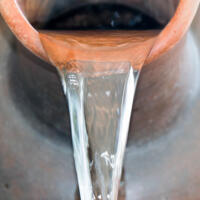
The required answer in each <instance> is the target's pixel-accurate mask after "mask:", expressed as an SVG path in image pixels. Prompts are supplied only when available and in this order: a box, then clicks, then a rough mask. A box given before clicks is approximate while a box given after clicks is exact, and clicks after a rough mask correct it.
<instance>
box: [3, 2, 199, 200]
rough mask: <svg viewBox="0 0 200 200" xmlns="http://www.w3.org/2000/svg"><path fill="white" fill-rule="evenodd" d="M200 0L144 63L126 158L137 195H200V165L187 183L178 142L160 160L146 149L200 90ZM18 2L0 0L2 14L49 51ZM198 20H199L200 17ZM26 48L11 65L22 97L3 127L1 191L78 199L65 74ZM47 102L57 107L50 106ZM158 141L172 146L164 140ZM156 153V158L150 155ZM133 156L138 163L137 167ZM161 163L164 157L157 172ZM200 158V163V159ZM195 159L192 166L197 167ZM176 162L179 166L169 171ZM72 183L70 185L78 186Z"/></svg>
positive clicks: (182, 10)
mask: <svg viewBox="0 0 200 200" xmlns="http://www.w3.org/2000/svg"><path fill="white" fill-rule="evenodd" d="M158 2H159V0H158ZM165 2H167V1H165ZM198 4H199V1H194V0H191V1H189V0H185V1H184V0H181V1H180V3H179V7H178V9H177V12H176V14H175V16H174V17H173V18H172V20H171V21H170V23H169V24H168V26H167V27H166V28H165V29H164V30H163V32H162V33H161V35H160V36H159V38H158V40H157V42H156V45H155V47H154V49H153V50H152V52H151V55H150V57H149V58H148V61H147V63H146V65H145V67H144V68H143V71H142V74H141V77H140V80H139V84H138V91H137V94H136V102H135V105H134V115H133V120H132V126H131V128H130V136H129V137H130V139H129V147H128V153H127V162H126V163H125V166H126V167H125V168H126V169H127V170H126V173H128V175H127V191H128V193H127V196H128V198H129V199H131V196H133V195H135V196H134V197H135V198H136V199H138V200H140V199H148V200H155V199H161V198H164V197H166V198H169V199H170V200H180V199H186V200H194V199H199V197H200V195H199V192H198V191H199V188H198V187H197V186H196V183H197V185H198V183H199V179H198V178H196V179H194V177H198V173H196V176H195V174H193V175H194V176H192V175H191V176H189V175H188V176H189V177H190V178H191V179H192V180H194V181H193V182H192V181H191V182H190V183H191V184H189V186H188V185H187V184H185V183H188V179H187V178H185V176H184V177H183V174H184V172H185V170H184V169H183V168H181V166H179V165H178V163H177V162H175V161H174V160H178V157H177V156H173V155H174V154H173V153H174V151H172V150H171V151H172V152H170V153H169V152H168V151H167V152H166V154H164V155H160V156H157V157H156V158H155V160H153V159H154V153H155V151H151V153H152V154H148V153H147V154H145V155H143V153H141V152H143V150H144V152H145V151H149V149H148V147H149V146H150V145H151V144H153V145H154V144H155V143H156V142H157V141H158V142H159V141H160V140H161V139H162V138H164V139H165V136H166V135H167V134H169V133H171V130H175V131H176V130H177V129H178V128H177V127H176V126H177V119H178V118H179V117H180V115H181V114H182V113H183V112H184V110H185V108H186V107H187V106H188V105H190V104H191V102H192V99H193V97H194V96H195V95H196V91H197V88H196V82H197V80H198V77H197V76H195V75H196V74H197V73H196V72H197V68H198V64H199V60H198V59H199V57H198V53H197V51H198V50H197V49H196V44H195V42H194V38H193V37H192V36H191V34H190V33H188V34H186V32H187V31H188V29H189V25H190V24H191V22H192V20H193V17H194V15H195V12H196V10H197V7H198ZM138 6H139V4H138ZM16 8H17V7H16V4H15V1H10V0H6V1H5V0H1V2H0V9H1V13H2V15H3V16H4V18H5V19H6V22H7V24H9V26H10V27H11V29H12V30H13V32H14V33H15V34H16V35H17V37H18V38H19V39H20V41H22V43H23V44H25V46H26V47H28V48H29V49H31V51H32V52H34V53H35V54H36V55H39V56H40V57H42V58H43V59H46V55H45V53H44V51H43V49H42V47H41V44H40V41H39V39H38V33H37V32H36V31H35V30H34V29H33V28H32V27H31V26H30V24H28V23H27V21H25V22H26V23H24V17H23V16H22V15H21V13H20V12H18V11H19V10H17V12H10V9H15V10H16ZM8 11H9V12H8ZM11 15H12V16H11ZM10 17H11V18H10ZM197 21H198V23H199V20H197ZM20 24H22V26H20ZM20 27H23V28H20ZM18 49H19V51H18V54H17V58H16V59H17V61H18V62H17V61H15V63H14V64H13V66H14V65H16V63H17V64H18V65H19V66H14V67H12V69H9V70H10V71H9V73H8V74H10V75H11V78H10V80H9V85H8V88H9V87H10V88H11V89H10V90H9V91H10V93H8V92H7V90H8V89H7V87H6V88H5V94H6V95H8V96H9V95H10V96H11V97H10V98H11V100H12V101H14V106H13V107H14V108H13V107H11V108H9V109H10V110H9V112H11V113H10V114H7V113H6V114H5V117H4V118H5V121H6V120H11V119H12V120H13V123H12V124H10V125H9V126H8V125H6V126H4V125H2V126H1V127H4V129H2V132H3V133H4V132H5V133H6V134H2V135H1V140H0V167H1V168H0V171H1V176H2V177H3V178H2V180H3V181H4V182H2V184H4V186H5V188H7V189H6V191H5V190H2V191H1V188H0V191H1V195H2V197H3V199H2V200H4V199H10V200H13V199H21V200H27V199H30V200H35V199H37V200H38V199H50V200H51V199H53V200H55V199H64V198H67V199H69V200H71V199H73V194H71V193H72V192H75V190H76V186H75V184H76V177H75V175H74V173H73V158H72V153H71V151H70V148H68V147H69V146H70V142H69V141H70V137H68V139H67V140H68V142H66V143H65V141H63V140H66V138H65V137H64V136H62V135H64V134H65V132H66V131H65V130H66V129H67V130H68V132H69V126H68V127H67V126H66V121H67V119H68V116H66V115H65V114H64V113H65V111H66V108H65V109H64V110H63V107H62V108H61V107H60V106H59V105H61V104H62V105H63V103H64V102H65V99H64V97H63V94H62V90H61V87H60V85H59V79H58V77H57V75H56V73H55V71H54V70H53V68H51V66H50V65H48V64H47V63H44V62H43V61H41V60H39V59H37V58H36V57H35V56H33V55H32V54H31V53H29V52H28V51H26V50H25V49H24V48H23V47H22V46H21V45H20V44H18ZM41 66H43V67H41ZM5 74H7V73H5ZM47 86H48V88H47ZM46 88H47V89H46ZM6 95H5V96H6ZM2 107H3V106H2ZM47 107H48V108H50V109H46V108H47ZM15 109H16V110H17V111H15ZM5 110H6V108H5ZM3 111H4V110H3ZM19 111H20V112H19ZM4 112H5V111H4ZM2 113H3V112H2ZM19 113H20V114H19ZM11 116H12V117H11ZM63 116H65V117H63ZM56 119H57V120H56ZM11 129H12V130H11ZM12 131H13V132H12ZM68 136H69V134H68ZM63 142H64V143H63ZM133 143H134V146H135V145H138V146H140V147H138V149H133V150H132V147H133V146H132V144H133ZM63 144H64V145H63ZM66 144H67V145H66ZM154 146H156V145H154ZM158 146H159V147H160V146H163V148H164V147H165V148H166V149H167V148H168V147H167V144H166V143H163V142H162V143H161V145H158ZM158 146H156V147H158ZM174 149H175V148H174ZM174 149H173V150H174ZM135 150H136V151H135ZM159 150H160V148H159ZM130 151H131V152H132V153H134V151H135V154H137V153H138V155H139V156H141V154H142V157H140V158H139V157H137V156H136V155H132V154H130ZM168 153H169V154H170V155H171V156H172V158H171V161H174V162H172V165H173V168H172V166H171V164H170V163H168V159H164V158H166V157H168V156H169V154H168ZM47 154H48V156H46V155H47ZM166 155H167V156H166ZM165 156H166V157H165ZM148 157H149V158H151V159H152V160H153V161H149V162H148ZM66 158H67V161H68V162H67V163H66V162H65V160H66ZM141 159H143V161H141ZM183 160H184V159H183ZM130 163H131V164H130ZM133 163H138V164H136V167H133V166H132V165H134V164H133ZM155 163H158V166H157V167H158V170H157V172H155V171H156V169H157V168H156V167H155ZM193 163H194V165H195V162H193ZM194 165H193V164H191V166H189V168H190V169H191V171H193V168H194V167H193V166H194ZM176 166H178V167H176ZM130 167H132V168H130ZM154 167H155V169H153V168H154ZM144 168H145V169H144ZM171 168H172V170H171ZM65 169H67V170H65ZM198 169H199V168H198ZM134 170H135V171H134ZM168 170H169V171H170V170H171V171H170V173H169V174H167V175H166V173H167V172H168ZM141 171H142V172H141ZM197 171H198V170H197ZM143 172H145V175H143ZM175 172H176V173H175ZM148 173H150V174H151V176H150V177H149V176H147V175H148ZM174 173H175V175H176V176H175V175H174ZM129 175H130V177H131V178H130V177H129ZM146 177H148V178H149V179H148V178H146ZM160 177H162V179H160ZM168 177H171V179H170V180H169V181H167V180H166V179H168ZM173 178H174V179H173ZM130 179H131V180H132V181H133V182H131V181H130ZM172 179H173V180H172ZM155 180H156V181H155ZM189 180H190V179H189ZM130 182H131V183H130ZM7 183H8V185H7ZM129 183H130V185H129ZM173 184H174V185H173ZM171 185H172V186H173V188H171V187H170V186H171ZM133 186H134V187H133ZM139 186H140V187H139ZM9 187H10V189H9ZM188 187H189V188H193V193H192V192H191V194H192V195H191V196H189V195H188V196H187V195H185V194H186V193H185V192H184V191H185V189H187V188H188ZM52 188H53V189H52ZM66 188H70V191H69V189H67V190H66ZM133 188H134V189H133ZM163 194H164V195H163ZM163 196H164V197H163ZM187 197H188V198H187ZM0 199H1V196H0Z"/></svg>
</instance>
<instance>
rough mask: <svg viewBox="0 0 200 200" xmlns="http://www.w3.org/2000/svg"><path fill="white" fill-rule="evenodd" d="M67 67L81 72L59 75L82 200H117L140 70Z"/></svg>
mask: <svg viewBox="0 0 200 200" xmlns="http://www.w3.org/2000/svg"><path fill="white" fill-rule="evenodd" d="M67 65H70V67H67V68H68V69H69V68H72V69H74V67H75V68H76V69H79V70H78V72H73V70H72V71H66V70H61V71H60V74H61V77H62V82H63V87H64V92H65V94H66V97H67V100H68V105H69V111H70V120H71V132H72V140H73V148H74V159H75V166H76V172H77V177H78V183H79V190H80V196H81V200H98V199H101V200H117V196H118V188H119V184H120V179H121V172H122V167H123V157H124V152H125V148H126V142H127V135H128V130H129V121H130V117H131V111H132V105H133V98H134V94H135V89H136V84H137V80H138V77H139V71H137V70H134V68H133V67H132V66H131V64H130V63H129V62H99V63H96V62H87V61H73V62H70V63H68V64H67ZM96 69H100V70H96Z"/></svg>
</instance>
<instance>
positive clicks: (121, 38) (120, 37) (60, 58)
mask: <svg viewBox="0 0 200 200" xmlns="http://www.w3.org/2000/svg"><path fill="white" fill-rule="evenodd" d="M158 34H159V32H158V31H114V32H113V31H88V32H87V31H78V32H42V33H40V39H41V42H42V45H43V47H44V50H45V51H46V53H47V55H48V57H49V60H50V61H51V62H52V63H53V64H54V65H55V66H56V67H58V68H60V69H61V68H63V67H65V66H67V65H66V63H68V62H70V61H73V60H79V61H95V62H121V61H129V62H131V64H132V66H133V67H134V69H141V67H142V66H143V64H144V62H145V60H146V58H147V56H148V55H149V53H150V51H151V49H152V47H153V44H154V42H155V40H156V38H157V35H158Z"/></svg>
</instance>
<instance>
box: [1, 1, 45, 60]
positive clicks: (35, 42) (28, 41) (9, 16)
mask: <svg viewBox="0 0 200 200" xmlns="http://www.w3.org/2000/svg"><path fill="white" fill-rule="evenodd" d="M0 12H1V15H2V16H3V18H4V20H5V21H6V23H7V24H8V26H9V27H10V29H11V30H12V32H13V33H14V34H15V35H16V37H17V38H18V39H19V40H20V41H21V42H22V44H23V45H24V46H25V47H26V48H28V49H29V50H30V51H32V52H33V53H34V54H35V55H37V56H39V57H40V58H42V59H44V60H46V61H48V57H47V55H46V53H45V51H44V49H43V47H42V44H41V42H40V38H39V33H38V32H37V31H36V30H35V29H34V28H33V27H32V26H31V24H30V23H29V22H28V20H27V19H26V17H25V16H24V14H23V12H22V11H21V9H20V7H19V5H18V3H17V1H16V0H0Z"/></svg>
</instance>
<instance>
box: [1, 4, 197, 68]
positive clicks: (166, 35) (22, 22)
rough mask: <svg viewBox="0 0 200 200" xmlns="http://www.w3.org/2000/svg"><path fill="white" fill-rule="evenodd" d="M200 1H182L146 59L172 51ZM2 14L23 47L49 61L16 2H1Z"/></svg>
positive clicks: (35, 32) (155, 57)
mask: <svg viewBox="0 0 200 200" xmlns="http://www.w3.org/2000/svg"><path fill="white" fill-rule="evenodd" d="M199 3H200V0H180V2H179V5H178V8H177V10H176V12H175V14H174V16H173V17H172V19H171V20H170V22H169V23H168V24H167V26H166V27H165V28H164V29H163V30H162V32H161V33H160V34H159V36H158V37H157V39H156V41H155V44H154V46H153V48H152V50H151V52H150V54H149V56H148V58H147V59H146V64H148V63H150V62H153V61H154V60H156V59H157V58H158V57H160V56H161V55H162V54H164V53H165V52H167V51H168V50H170V49H171V48H172V47H173V46H174V45H175V44H176V43H177V42H178V41H179V40H181V38H182V37H183V36H184V34H185V33H186V32H187V30H188V28H189V26H190V24H191V23H192V20H193V18H194V16H195V14H196V12H197V10H198V6H199ZM0 12H1V14H2V16H3V18H4V19H5V21H6V23H7V24H8V26H9V27H10V29H11V30H12V32H13V33H14V34H15V35H16V37H17V38H18V39H19V40H20V41H21V42H22V43H23V45H24V46H25V47H26V48H28V49H29V50H30V51H32V52H33V53H34V54H36V55H37V56H39V57H40V58H42V59H44V60H46V61H49V59H48V57H47V55H46V53H45V51H44V49H43V46H42V44H41V41H40V37H39V33H38V32H37V31H36V30H35V29H34V28H33V27H32V26H31V24H30V23H29V22H28V20H27V19H26V17H25V16H24V14H23V13H22V11H21V9H20V7H19V5H18V3H17V1H16V0H1V1H0Z"/></svg>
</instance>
